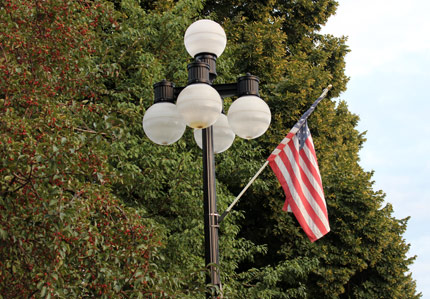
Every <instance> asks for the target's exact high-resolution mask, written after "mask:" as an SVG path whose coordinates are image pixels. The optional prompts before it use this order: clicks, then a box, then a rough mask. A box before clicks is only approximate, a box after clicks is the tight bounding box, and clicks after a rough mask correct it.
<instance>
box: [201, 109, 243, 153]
mask: <svg viewBox="0 0 430 299" xmlns="http://www.w3.org/2000/svg"><path fill="white" fill-rule="evenodd" d="M235 137H236V135H235V134H234V132H233V131H232V130H231V128H230V126H229V124H228V120H227V116H226V115H225V114H221V115H220V116H219V118H218V120H217V121H216V123H215V124H214V125H213V142H214V152H215V154H219V153H222V152H223V151H226V150H227V149H228V148H230V146H231V145H232V144H233V141H234V138H235ZM194 140H195V141H196V143H197V145H198V146H199V147H200V148H203V145H202V129H194Z"/></svg>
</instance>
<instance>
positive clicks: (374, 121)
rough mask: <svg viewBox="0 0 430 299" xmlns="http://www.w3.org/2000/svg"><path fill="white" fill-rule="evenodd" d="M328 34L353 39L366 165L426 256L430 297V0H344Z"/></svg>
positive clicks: (416, 251) (417, 270)
mask: <svg viewBox="0 0 430 299" xmlns="http://www.w3.org/2000/svg"><path fill="white" fill-rule="evenodd" d="M338 2H339V7H338V10H337V14H336V16H333V17H331V18H330V20H329V22H328V23H327V25H326V26H325V27H324V28H323V30H322V32H323V33H329V34H333V35H335V36H342V35H345V36H348V42H347V44H348V46H349V47H350V49H351V52H350V53H349V54H348V55H347V57H346V74H347V75H348V76H349V77H350V82H349V84H348V90H347V91H346V92H345V93H344V94H342V95H341V97H340V99H342V100H345V101H346V102H347V103H348V105H349V108H350V110H351V111H352V112H353V113H356V114H358V115H359V116H360V119H361V121H360V124H359V126H358V129H359V130H360V131H368V132H367V135H366V136H367V142H366V143H365V145H364V148H363V149H362V151H361V154H360V157H361V165H362V166H363V167H364V169H365V170H367V171H369V170H375V175H374V177H373V178H374V180H375V189H381V190H383V191H384V192H385V193H386V194H387V197H386V201H387V202H390V203H391V204H393V206H394V211H395V212H394V215H395V216H396V217H397V218H404V217H406V216H411V219H410V220H409V224H408V230H407V232H406V234H405V235H404V236H405V238H406V240H407V242H408V243H410V244H411V250H410V255H418V258H417V260H416V261H415V263H414V265H412V266H411V271H412V276H413V277H414V279H415V280H416V281H417V289H418V291H419V292H422V294H423V297H422V298H423V299H429V298H430V228H429V227H430V225H429V224H428V223H427V221H426V220H427V219H426V218H427V217H428V215H429V214H430V189H429V187H430V158H429V155H430V96H429V92H428V91H427V89H428V88H430V17H429V13H430V1H429V0H409V1H404V0H403V1H400V0H392V1H389V0H361V1H353V0H338Z"/></svg>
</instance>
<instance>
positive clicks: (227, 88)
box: [143, 20, 271, 298]
mask: <svg viewBox="0 0 430 299" xmlns="http://www.w3.org/2000/svg"><path fill="white" fill-rule="evenodd" d="M184 43H185V48H186V49H187V51H188V53H189V54H190V55H191V56H192V57H194V62H193V63H190V64H189V65H188V84H187V86H185V87H175V85H174V84H173V83H172V82H168V81H166V80H163V81H161V82H158V83H156V84H154V105H152V106H151V107H150V108H149V109H148V110H147V111H146V113H145V115H144V117H143V129H144V131H145V134H146V135H147V136H148V138H149V139H150V140H152V141H153V142H155V143H157V144H161V145H168V144H172V143H174V142H176V141H177V140H179V139H180V138H181V136H182V135H183V133H184V131H185V125H188V126H189V127H191V128H194V138H195V140H196V143H197V144H198V146H199V147H200V148H202V149H203V189H204V227H205V228H204V230H205V262H206V265H208V264H211V267H210V276H208V277H207V282H208V283H211V284H213V285H215V286H217V287H218V288H221V282H220V278H219V273H218V271H217V265H219V248H218V228H219V226H218V218H219V215H218V213H217V207H216V193H215V156H214V154H215V153H221V152H223V151H225V150H227V149H228V148H229V147H230V146H231V144H232V143H233V141H234V138H235V135H237V136H239V137H242V138H245V139H254V138H257V137H259V136H261V135H263V134H264V132H265V131H266V130H267V129H268V127H269V125H270V119H271V114H270V109H269V106H268V105H267V104H266V103H265V102H264V101H263V100H262V99H261V98H260V96H259V92H258V84H259V79H258V78H257V77H256V76H253V75H251V74H249V73H248V74H246V75H245V76H242V77H240V78H239V79H238V80H237V82H236V83H230V84H213V81H214V80H215V78H216V77H217V73H216V60H217V58H218V57H219V56H220V55H221V54H222V52H223V51H224V49H225V46H226V43H227V38H226V35H225V32H224V30H223V28H222V27H221V26H220V25H219V24H218V23H216V22H214V21H211V20H199V21H197V22H194V23H193V24H191V25H190V27H188V29H187V31H186V32H185V36H184ZM226 97H239V98H238V99H237V100H235V101H234V102H233V103H232V105H231V106H230V109H229V111H228V112H227V115H225V114H224V111H223V101H222V99H223V98H226ZM175 101H176V105H175V104H174V103H175ZM209 297H210V295H209V294H207V298H209Z"/></svg>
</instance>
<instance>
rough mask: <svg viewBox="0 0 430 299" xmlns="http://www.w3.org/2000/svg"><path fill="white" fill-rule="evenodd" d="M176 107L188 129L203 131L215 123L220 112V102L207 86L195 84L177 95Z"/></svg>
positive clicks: (218, 97)
mask: <svg viewBox="0 0 430 299" xmlns="http://www.w3.org/2000/svg"><path fill="white" fill-rule="evenodd" d="M176 106H177V107H178V111H179V114H180V115H181V116H182V119H183V120H184V122H185V123H186V124H187V125H188V126H189V127H191V128H194V129H204V128H207V127H209V126H211V125H213V124H214V123H215V122H216V121H217V119H218V117H219V116H220V114H221V110H222V100H221V96H220V95H219V93H218V92H217V91H216V90H215V89H214V88H213V87H211V86H210V85H209V84H206V83H195V84H191V85H188V86H187V87H185V88H184V89H183V90H182V91H181V92H180V93H179V95H178V99H177V101H176Z"/></svg>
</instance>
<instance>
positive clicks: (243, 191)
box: [218, 161, 269, 224]
mask: <svg viewBox="0 0 430 299" xmlns="http://www.w3.org/2000/svg"><path fill="white" fill-rule="evenodd" d="M268 164H269V161H266V162H265V163H264V164H263V166H261V168H260V170H258V171H257V173H256V174H255V175H254V176H253V177H252V179H251V180H250V181H249V182H248V184H247V185H246V186H245V188H243V190H242V191H241V192H240V193H239V195H238V196H237V197H236V198H235V200H234V201H233V202H232V203H231V205H230V206H229V207H228V208H227V210H225V211H224V213H222V215H221V216H220V217H219V219H218V224H219V223H221V221H223V219H224V217H225V216H227V214H228V213H230V210H231V209H232V208H233V206H234V205H235V204H236V203H237V202H238V201H239V199H240V198H241V197H242V195H243V194H244V193H245V191H246V190H248V188H249V186H251V184H252V183H254V181H255V180H256V179H257V177H258V176H259V175H260V173H261V172H262V171H263V169H264V168H266V166H267V165H268Z"/></svg>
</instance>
